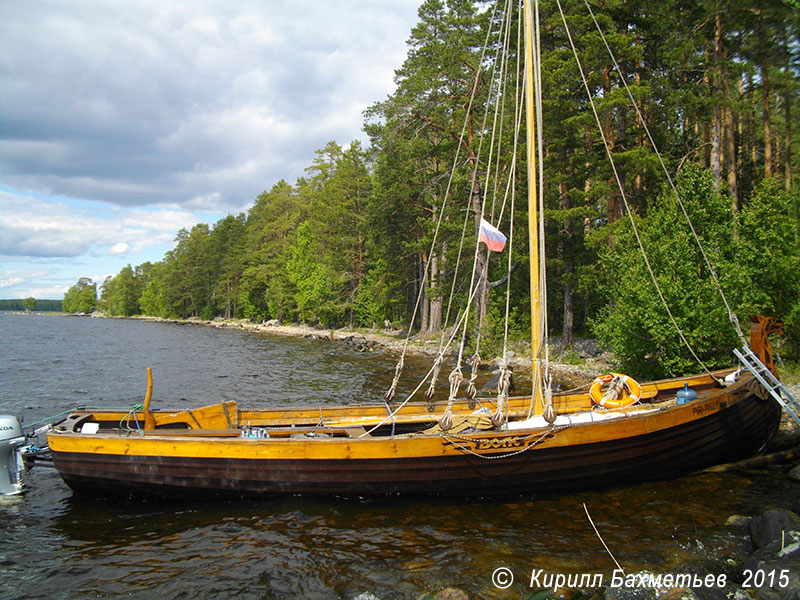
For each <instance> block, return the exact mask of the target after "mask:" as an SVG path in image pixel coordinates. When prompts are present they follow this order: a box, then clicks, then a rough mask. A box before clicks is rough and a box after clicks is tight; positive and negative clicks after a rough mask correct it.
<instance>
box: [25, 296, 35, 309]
mask: <svg viewBox="0 0 800 600" xmlns="http://www.w3.org/2000/svg"><path fill="white" fill-rule="evenodd" d="M22 308H24V309H25V310H26V311H32V310H34V309H35V308H36V298H34V297H33V296H31V297H29V298H25V300H23V301H22Z"/></svg>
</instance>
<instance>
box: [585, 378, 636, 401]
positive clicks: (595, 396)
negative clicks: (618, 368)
mask: <svg viewBox="0 0 800 600" xmlns="http://www.w3.org/2000/svg"><path fill="white" fill-rule="evenodd" d="M614 377H621V378H622V384H623V386H624V387H625V389H626V390H627V392H628V395H627V396H625V397H624V398H620V399H615V400H612V399H610V398H606V397H605V396H604V395H603V392H602V390H601V389H600V388H601V387H602V386H603V384H604V383H611V381H612V380H613V379H614ZM589 395H590V396H591V397H592V400H593V401H594V403H595V404H599V405H600V406H602V407H603V408H625V407H626V406H631V405H632V404H636V403H637V402H638V401H639V400H640V399H641V397H642V386H640V385H639V384H638V383H637V382H636V380H635V379H633V377H628V376H627V375H623V374H622V373H607V374H606V375H601V376H600V377H598V378H597V379H595V380H594V381H593V382H592V387H590V388H589Z"/></svg>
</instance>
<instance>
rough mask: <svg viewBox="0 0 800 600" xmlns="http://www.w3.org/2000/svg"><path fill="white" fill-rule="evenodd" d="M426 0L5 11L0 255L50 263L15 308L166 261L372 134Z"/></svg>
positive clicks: (7, 5)
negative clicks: (186, 237)
mask: <svg viewBox="0 0 800 600" xmlns="http://www.w3.org/2000/svg"><path fill="white" fill-rule="evenodd" d="M421 2H422V0H380V2H375V1H374V0H330V1H329V2H324V3H318V2H314V3H312V2H309V1H308V0H273V1H271V2H269V3H265V2H262V1H260V0H240V1H237V2H229V1H228V0H196V1H195V2H191V3H184V4H181V3H171V2H166V3H165V2H162V1H161V0H142V1H141V2H136V3H119V2H114V1H112V0H89V1H87V2H79V3H75V2H67V1H66V0H44V1H43V2H0V22H2V23H3V35H2V36H0V87H2V90H3V126H2V127H0V260H2V261H3V263H4V265H3V267H4V268H5V269H6V270H7V271H8V272H11V271H13V272H18V273H33V272H36V271H38V270H39V269H40V268H45V269H47V274H46V275H44V274H41V273H40V274H39V276H38V277H35V278H33V279H27V278H26V279H24V281H18V279H19V277H21V276H17V275H14V276H10V275H9V276H3V278H2V279H3V281H5V282H7V283H6V286H5V287H3V290H4V294H7V295H6V297H24V295H34V297H60V295H61V294H63V290H65V289H67V288H68V287H69V286H70V285H72V284H73V283H74V282H75V281H76V280H77V277H80V276H86V275H87V274H90V273H106V272H118V271H119V269H120V268H121V267H123V266H124V264H121V263H122V261H123V260H124V261H125V263H127V262H129V261H130V262H131V263H133V264H139V263H140V262H144V261H145V260H159V259H160V258H162V257H163V252H164V251H166V249H169V247H171V245H172V244H173V241H174V237H175V234H176V233H177V231H178V230H179V229H181V228H182V227H186V228H190V227H192V226H193V225H194V224H196V223H197V222H200V221H206V222H209V220H215V219H217V218H220V217H221V216H223V215H224V214H225V213H227V212H233V213H236V212H240V211H241V210H243V207H245V206H248V205H251V204H252V202H253V200H254V199H255V197H256V196H257V195H258V194H259V193H260V192H261V191H263V190H265V189H270V188H271V187H272V185H273V184H274V183H276V182H277V181H278V180H279V179H286V180H287V181H290V182H291V181H293V180H294V179H295V178H297V177H298V176H301V175H303V169H304V168H305V167H306V166H308V165H309V164H310V163H311V161H312V160H313V158H314V152H315V150H317V149H319V148H322V147H324V146H325V144H326V143H327V142H328V141H330V140H336V141H337V142H339V143H340V144H342V145H346V144H348V143H349V142H350V141H351V140H352V139H354V138H361V139H362V140H363V139H364V136H363V133H362V132H361V127H362V121H363V118H362V112H363V111H364V110H365V109H366V108H368V107H369V106H370V105H371V104H373V103H374V102H377V101H381V100H383V99H384V98H385V97H386V96H387V94H389V93H391V91H392V89H393V83H392V79H393V75H394V70H395V69H397V68H398V67H400V66H401V64H402V62H403V59H404V57H405V52H406V48H405V39H406V38H407V37H408V35H409V32H410V30H411V27H412V26H413V25H414V23H415V22H416V13H417V9H418V7H419V5H420V4H421ZM201 215H202V218H201ZM157 250H160V251H161V252H162V254H161V255H156V254H155V252H156V251H157ZM101 260H108V261H112V262H104V263H102V264H100V263H98V261H101ZM137 261H139V262H137ZM12 263H13V267H12V266H11V265H12ZM37 265H38V266H37ZM42 265H43V267H42ZM12 282H13V283H12ZM59 290H61V291H59Z"/></svg>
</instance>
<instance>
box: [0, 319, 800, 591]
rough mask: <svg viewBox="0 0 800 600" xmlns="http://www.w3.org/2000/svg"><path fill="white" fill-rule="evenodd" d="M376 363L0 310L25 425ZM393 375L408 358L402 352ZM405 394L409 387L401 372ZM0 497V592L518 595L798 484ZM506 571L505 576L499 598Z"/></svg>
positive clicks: (723, 478)
mask: <svg viewBox="0 0 800 600" xmlns="http://www.w3.org/2000/svg"><path fill="white" fill-rule="evenodd" d="M395 362H396V357H395V356H387V355H384V354H382V353H380V352H374V353H357V352H354V351H352V350H350V349H348V348H347V347H346V346H344V345H341V344H337V343H331V342H329V341H322V340H310V339H302V338H284V337H273V336H267V335H263V334H253V333H247V332H243V331H236V330H218V329H214V328H210V327H192V326H185V325H175V324H168V323H151V322H144V321H133V320H115V319H89V318H76V317H60V316H42V315H27V316H26V315H16V314H8V313H0V413H2V414H7V413H8V414H16V415H24V417H25V422H26V423H32V422H34V421H36V420H38V419H42V418H45V417H47V416H50V415H53V414H56V413H58V412H59V411H61V410H63V409H66V408H68V407H69V406H72V405H75V404H86V405H115V406H116V405H129V404H132V403H137V402H141V401H142V398H143V396H144V390H145V385H146V375H145V370H146V368H147V367H148V366H149V367H152V369H153V376H154V393H153V406H154V407H159V408H165V407H169V408H182V407H188V406H196V405H199V404H205V403H211V402H217V401H220V400H236V401H237V402H238V403H239V404H240V405H242V406H250V407H257V406H269V405H274V404H280V403H294V404H320V403H349V402H364V401H374V400H377V399H380V398H381V397H382V394H383V392H384V391H385V389H386V387H387V386H388V383H389V381H390V380H391V376H392V373H393V370H394V365H395ZM409 362H410V363H411V364H410V366H409V369H408V370H409V371H410V373H411V375H413V374H414V373H415V372H416V373H417V374H419V373H421V372H424V370H425V369H426V368H427V365H424V364H423V363H422V362H421V361H417V360H411V361H409ZM406 384H407V387H408V388H409V389H410V388H411V387H412V386H413V385H414V384H416V381H415V380H413V379H412V378H409V380H408V381H407V382H406ZM26 484H27V490H26V493H25V494H24V496H23V497H21V498H15V499H10V500H9V499H6V500H4V501H3V502H2V503H0V598H4V599H15V600H18V599H22V598H48V599H51V598H52V599H55V598H63V599H67V598H69V599H72V598H141V599H146V598H159V599H172V598H174V599H179V598H203V599H214V598H220V599H222V598H265V599H272V598H275V599H289V598H292V599H294V598H312V599H317V598H319V599H327V598H342V599H346V600H352V599H356V598H357V599H359V600H375V599H379V600H388V599H393V598H403V599H405V598H420V597H425V595H426V594H431V593H435V592H437V591H439V590H442V589H443V588H446V587H449V586H454V587H458V588H460V589H462V590H464V591H466V592H468V593H469V594H471V595H472V597H476V598H478V597H479V598H527V597H528V596H529V595H531V594H532V593H533V592H534V591H535V590H531V589H530V587H529V582H530V578H531V573H532V571H533V570H534V569H537V570H538V569H543V570H544V572H545V573H566V574H571V573H576V574H577V573H602V574H604V577H605V581H606V583H609V582H610V577H611V573H612V571H613V569H614V568H615V565H614V563H613V562H612V560H611V558H610V557H609V556H608V554H607V553H606V551H605V550H604V549H603V546H602V544H601V542H600V540H599V539H598V536H597V535H596V534H595V532H594V530H593V529H592V526H591V524H590V522H589V520H588V518H587V516H586V513H585V511H584V507H583V505H584V503H585V505H586V506H587V508H588V510H589V513H590V514H591V516H592V518H593V520H594V523H595V525H596V526H597V528H598V530H599V531H600V534H601V535H602V537H603V540H604V541H605V543H606V544H607V545H608V547H609V548H610V550H611V551H612V552H613V554H614V556H615V558H616V559H617V561H619V563H620V564H621V565H622V566H623V567H624V568H625V569H626V571H628V572H631V571H636V570H639V569H642V568H649V569H651V570H653V571H655V572H656V573H659V572H666V571H667V570H669V569H672V568H675V567H676V566H677V565H679V564H681V563H683V562H685V561H687V560H701V559H704V558H706V557H719V556H725V555H727V554H730V553H735V552H736V551H737V550H736V548H737V547H738V544H737V539H736V536H737V535H738V536H739V537H741V536H742V535H743V534H741V533H738V534H734V535H732V534H731V533H729V532H726V531H725V528H724V527H723V524H724V522H725V520H726V519H727V517H728V516H729V515H731V514H734V513H740V514H755V513H757V512H759V511H760V510H761V509H763V508H765V507H780V508H788V509H791V510H795V511H796V510H798V508H800V507H798V498H799V497H800V484H798V483H796V482H789V481H788V480H786V479H785V478H784V477H782V476H777V475H776V474H775V472H773V471H764V472H760V473H748V474H744V475H742V474H738V475H737V474H710V473H699V474H695V475H692V476H688V477H683V478H681V479H677V480H672V481H664V482H656V483H649V484H646V485H633V486H629V487H618V488H614V489H610V490H604V491H599V492H586V493H580V494H571V495H564V496H558V497H550V498H547V497H545V498H540V497H538V496H537V495H536V494H535V493H531V494H528V495H525V496H515V497H508V498H503V499H491V500H480V499H478V500H464V501H452V500H448V501H444V500H435V499H420V498H399V499H398V498H388V499H381V500H370V501H358V500H342V499H330V500H319V499H312V498H306V497H290V498H285V499H279V500H263V501H205V502H194V501H192V500H191V499H186V500H185V501H169V502H166V501H156V500H149V501H142V500H135V501H134V500H128V501H126V500H120V499H88V498H86V497H83V496H81V497H73V494H72V492H71V491H70V490H69V488H67V487H66V486H65V485H64V484H63V483H62V481H61V479H60V478H59V477H58V474H57V473H56V472H55V471H53V470H52V469H47V468H43V467H37V468H36V469H34V470H33V471H32V472H31V473H29V474H28V475H27V478H26ZM499 567H506V568H508V569H510V572H511V573H513V575H514V583H513V584H512V585H511V586H510V587H509V588H508V589H506V590H499V589H498V588H496V587H495V586H494V585H493V583H492V574H493V573H494V572H495V570H496V569H498V568H499Z"/></svg>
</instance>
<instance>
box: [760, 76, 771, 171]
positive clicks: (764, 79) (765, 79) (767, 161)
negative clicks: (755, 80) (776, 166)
mask: <svg viewBox="0 0 800 600" xmlns="http://www.w3.org/2000/svg"><path fill="white" fill-rule="evenodd" d="M761 88H762V91H763V93H764V177H766V178H769V177H772V125H771V122H770V121H771V117H772V115H771V111H770V107H769V74H768V73H767V65H766V64H763V63H762V65H761Z"/></svg>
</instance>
